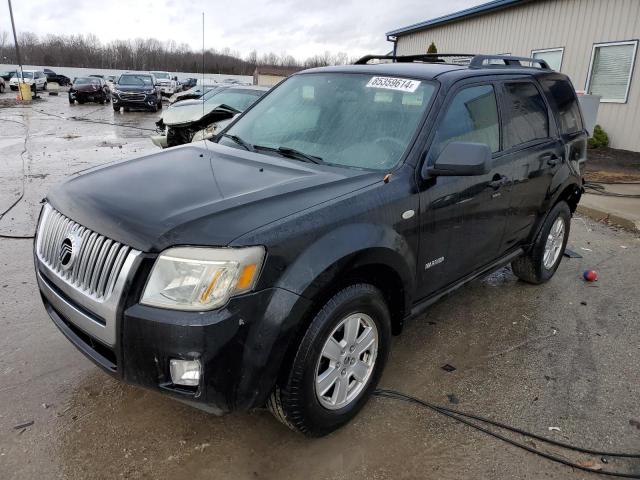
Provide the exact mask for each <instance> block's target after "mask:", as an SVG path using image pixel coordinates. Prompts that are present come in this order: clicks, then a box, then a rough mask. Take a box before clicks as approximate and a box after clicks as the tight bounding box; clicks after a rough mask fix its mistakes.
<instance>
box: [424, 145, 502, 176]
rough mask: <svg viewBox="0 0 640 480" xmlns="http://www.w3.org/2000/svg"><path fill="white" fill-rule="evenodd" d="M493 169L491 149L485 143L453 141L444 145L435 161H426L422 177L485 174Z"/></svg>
mask: <svg viewBox="0 0 640 480" xmlns="http://www.w3.org/2000/svg"><path fill="white" fill-rule="evenodd" d="M490 170H491V149H490V148H489V146H488V145H486V144H484V143H473V142H451V143H449V144H447V146H445V147H444V149H443V150H442V152H440V155H439V156H438V158H437V160H436V161H435V163H434V164H433V165H431V166H429V165H427V163H426V162H425V163H424V164H423V166H422V172H421V173H422V178H428V177H434V176H439V175H442V176H471V175H484V174H485V173H489V171H490Z"/></svg>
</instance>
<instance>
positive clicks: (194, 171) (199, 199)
mask: <svg viewBox="0 0 640 480" xmlns="http://www.w3.org/2000/svg"><path fill="white" fill-rule="evenodd" d="M206 147H207V148H205V142H203V143H201V144H188V145H184V146H181V147H175V148H171V149H169V150H164V151H162V152H160V153H156V154H153V155H148V156H145V157H141V158H137V159H134V160H129V161H126V162H121V163H118V164H115V165H111V166H106V167H102V168H98V169H96V170H92V171H91V172H88V173H86V174H84V175H81V176H78V177H75V178H73V179H71V180H69V181H67V182H65V183H63V184H62V185H59V186H57V187H55V188H54V189H53V190H52V191H51V192H50V194H49V195H48V197H47V200H48V201H49V202H50V203H51V204H52V206H53V207H55V208H56V209H58V210H59V211H60V212H62V213H64V214H65V215H67V216H68V217H70V218H71V219H72V220H74V221H76V222H78V223H79V224H81V225H84V226H86V227H88V228H90V229H92V230H94V231H96V232H98V233H101V234H103V235H106V236H108V237H110V238H112V239H114V240H117V241H119V242H121V243H124V244H127V245H130V246H131V247H133V248H136V249H138V250H142V251H145V252H159V251H162V250H164V249H166V248H168V247H170V246H173V245H211V246H225V245H228V244H229V243H231V242H232V241H233V240H234V239H236V238H238V237H240V236H241V235H244V234H245V233H248V232H250V231H252V230H254V229H256V228H259V227H261V226H263V225H266V224H268V223H271V222H274V221H276V220H280V219H281V218H283V217H286V216H288V215H292V214H294V213H296V212H299V211H302V210H305V209H307V208H311V207H313V206H315V205H318V204H319V203H322V202H326V201H328V200H331V199H334V198H336V197H338V196H341V195H345V194H347V193H350V192H353V191H355V190H357V189H360V188H363V187H366V186H368V185H371V184H373V183H375V182H379V181H380V174H375V173H371V172H364V171H360V170H354V169H347V168H338V167H331V166H326V165H315V164H309V163H303V162H300V161H297V160H289V159H286V158H280V157H273V156H266V155H262V154H258V153H253V152H248V151H245V150H239V149H236V148H233V147H226V146H222V145H218V144H215V143H211V142H206Z"/></svg>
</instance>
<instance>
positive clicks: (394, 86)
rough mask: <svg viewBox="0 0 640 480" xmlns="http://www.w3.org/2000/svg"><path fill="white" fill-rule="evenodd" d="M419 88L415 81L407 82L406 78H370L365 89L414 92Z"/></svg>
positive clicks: (418, 83) (417, 82)
mask: <svg viewBox="0 0 640 480" xmlns="http://www.w3.org/2000/svg"><path fill="white" fill-rule="evenodd" d="M419 86H420V82H419V81H417V80H409V79H407V78H393V77H371V80H369V83H367V87H369V88H386V89H388V90H399V91H401V92H411V93H413V92H415V91H416V89H417V88H418V87H419Z"/></svg>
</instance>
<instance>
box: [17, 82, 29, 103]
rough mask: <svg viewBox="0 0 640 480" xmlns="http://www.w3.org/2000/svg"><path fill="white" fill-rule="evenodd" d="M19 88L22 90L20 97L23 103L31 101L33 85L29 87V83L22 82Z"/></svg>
mask: <svg viewBox="0 0 640 480" xmlns="http://www.w3.org/2000/svg"><path fill="white" fill-rule="evenodd" d="M18 85H19V88H20V96H21V97H22V100H23V101H30V100H31V85H29V84H28V83H24V82H20V83H19V84H18Z"/></svg>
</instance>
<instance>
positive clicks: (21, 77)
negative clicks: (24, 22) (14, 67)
mask: <svg viewBox="0 0 640 480" xmlns="http://www.w3.org/2000/svg"><path fill="white" fill-rule="evenodd" d="M7 1H8V2H9V16H10V17H11V28H12V29H13V41H14V42H15V44H16V58H17V60H18V66H19V67H20V78H19V79H18V90H19V91H20V99H21V100H24V99H23V98H22V89H21V88H20V80H21V81H22V83H24V71H23V70H22V62H21V61H20V47H19V46H18V36H17V35H16V24H15V22H14V21H13V9H12V8H11V0H7Z"/></svg>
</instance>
